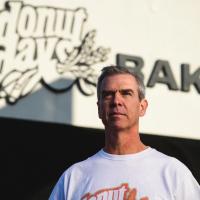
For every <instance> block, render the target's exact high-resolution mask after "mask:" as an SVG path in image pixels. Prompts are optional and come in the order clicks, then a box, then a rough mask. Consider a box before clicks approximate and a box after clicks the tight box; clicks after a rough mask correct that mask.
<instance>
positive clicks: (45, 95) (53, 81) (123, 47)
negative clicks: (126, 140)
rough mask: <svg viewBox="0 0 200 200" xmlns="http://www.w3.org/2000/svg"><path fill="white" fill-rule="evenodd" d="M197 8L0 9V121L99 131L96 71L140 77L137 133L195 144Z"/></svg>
mask: <svg viewBox="0 0 200 200" xmlns="http://www.w3.org/2000/svg"><path fill="white" fill-rule="evenodd" d="M199 9H200V2H199V1H198V0H190V1H188V0H182V1H173V0H168V1H160V0H126V1H122V0H118V1H116V0H110V1H105V0H101V1H100V0H96V1H90V0H84V1H83V0H82V1H81V0H59V1H56V4H55V1H53V0H52V1H49V0H41V1H37V2H36V1H33V0H32V1H31V0H24V1H5V0H3V1H1V2H0V24H1V26H0V116H2V117H9V118H19V119H31V120H36V121H47V122H55V123H64V124H72V125H76V126H83V127H91V128H103V126H102V123H101V121H100V120H99V119H98V114H97V106H96V101H97V98H96V80H97V76H98V75H99V72H100V70H101V68H102V67H104V66H106V65H117V64H123V65H126V66H131V67H134V68H136V69H137V70H138V71H139V73H141V74H142V75H143V77H144V81H145V85H146V92H147V99H148V101H149V107H148V110H147V113H146V115H145V116H144V117H143V118H141V126H140V127H141V129H140V132H142V133H147V134H148V133H149V134H158V135H167V136H177V137H185V138H194V139H200V133H199V130H200V124H199V113H200V103H199V102H200V59H199V52H200V39H199V35H200V13H199Z"/></svg>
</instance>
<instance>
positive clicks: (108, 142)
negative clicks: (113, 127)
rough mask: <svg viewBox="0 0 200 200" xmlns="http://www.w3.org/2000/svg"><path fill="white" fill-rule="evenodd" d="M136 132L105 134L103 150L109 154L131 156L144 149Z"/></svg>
mask: <svg viewBox="0 0 200 200" xmlns="http://www.w3.org/2000/svg"><path fill="white" fill-rule="evenodd" d="M146 148H147V146H145V145H144V144H143V143H142V141H141V140H140V136H139V133H138V131H135V132H134V131H131V132H130V131H128V132H127V131H115V132H109V131H106V132H105V147H104V150H105V151H106V152H108V153H111V154H118V155H123V154H133V153H138V152H140V151H143V150H144V149H146Z"/></svg>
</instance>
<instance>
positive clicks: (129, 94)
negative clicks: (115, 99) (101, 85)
mask: <svg viewBox="0 0 200 200" xmlns="http://www.w3.org/2000/svg"><path fill="white" fill-rule="evenodd" d="M121 94H122V95H123V96H132V95H133V92H132V91H131V90H122V91H121Z"/></svg>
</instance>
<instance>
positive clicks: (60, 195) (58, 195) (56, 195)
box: [49, 174, 66, 200]
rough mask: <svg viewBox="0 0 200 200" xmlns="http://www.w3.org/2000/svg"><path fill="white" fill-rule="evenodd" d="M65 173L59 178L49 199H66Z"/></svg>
mask: <svg viewBox="0 0 200 200" xmlns="http://www.w3.org/2000/svg"><path fill="white" fill-rule="evenodd" d="M64 193H65V192H64V174H63V175H62V176H61V177H60V178H59V180H58V182H57V183H56V185H55V186H54V188H53V191H52V192H51V195H50V197H49V200H66V199H65V194H64Z"/></svg>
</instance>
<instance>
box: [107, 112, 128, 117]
mask: <svg viewBox="0 0 200 200" xmlns="http://www.w3.org/2000/svg"><path fill="white" fill-rule="evenodd" d="M109 115H110V116H119V115H125V114H124V113H121V112H112V113H110V114H109Z"/></svg>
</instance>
